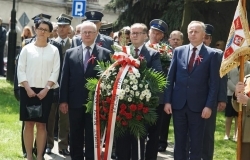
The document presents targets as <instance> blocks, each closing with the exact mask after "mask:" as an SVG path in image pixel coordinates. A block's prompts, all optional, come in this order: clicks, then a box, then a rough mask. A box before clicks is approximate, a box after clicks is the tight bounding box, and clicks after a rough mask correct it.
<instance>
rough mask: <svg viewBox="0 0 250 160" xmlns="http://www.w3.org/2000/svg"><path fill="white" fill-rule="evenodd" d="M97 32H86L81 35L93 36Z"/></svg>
mask: <svg viewBox="0 0 250 160" xmlns="http://www.w3.org/2000/svg"><path fill="white" fill-rule="evenodd" d="M94 33H96V32H93V31H84V32H81V34H83V35H91V34H94Z"/></svg>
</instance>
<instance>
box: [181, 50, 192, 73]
mask: <svg viewBox="0 0 250 160" xmlns="http://www.w3.org/2000/svg"><path fill="white" fill-rule="evenodd" d="M183 54H184V60H183V61H184V65H185V66H186V70H187V72H188V62H189V58H188V57H189V54H191V53H190V46H189V45H186V47H185V48H184V51H183Z"/></svg>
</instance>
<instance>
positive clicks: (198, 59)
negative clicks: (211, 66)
mask: <svg viewBox="0 0 250 160" xmlns="http://www.w3.org/2000/svg"><path fill="white" fill-rule="evenodd" d="M202 59H203V58H202V57H201V56H200V55H198V56H197V57H196V58H195V62H197V65H199V64H200V63H201V62H202Z"/></svg>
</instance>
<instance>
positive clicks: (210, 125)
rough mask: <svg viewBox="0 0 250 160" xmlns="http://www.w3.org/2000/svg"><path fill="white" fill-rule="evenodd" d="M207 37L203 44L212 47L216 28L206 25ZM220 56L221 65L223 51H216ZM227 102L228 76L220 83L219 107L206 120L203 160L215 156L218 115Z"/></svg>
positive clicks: (208, 159) (211, 158)
mask: <svg viewBox="0 0 250 160" xmlns="http://www.w3.org/2000/svg"><path fill="white" fill-rule="evenodd" d="M205 26H206V30H205V31H206V35H205V38H204V40H203V43H204V44H205V45H206V46H210V44H211V42H212V33H213V30H214V27H213V26H212V25H211V24H205ZM215 50H216V51H217V52H218V54H219V59H218V63H219V64H221V60H222V56H223V51H222V50H219V49H215ZM218 72H219V71H218ZM226 102H227V76H224V77H222V78H221V79H220V81H219V91H218V97H217V103H216V104H215V105H217V107H214V108H213V109H212V114H211V116H210V118H208V119H207V120H206V125H205V131H204V136H203V146H202V159H203V160H213V155H214V132H215V127H216V115H217V111H223V110H224V109H225V107H226Z"/></svg>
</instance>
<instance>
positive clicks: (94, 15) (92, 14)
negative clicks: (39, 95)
mask: <svg viewBox="0 0 250 160" xmlns="http://www.w3.org/2000/svg"><path fill="white" fill-rule="evenodd" d="M85 17H86V21H90V22H93V23H95V25H96V27H97V32H98V34H97V35H96V39H95V43H96V44H97V45H98V46H101V47H103V48H106V49H108V50H110V51H111V52H112V53H113V49H112V47H111V46H112V45H113V44H114V41H113V39H112V38H111V37H109V36H106V35H104V34H100V33H99V30H100V28H101V21H102V17H103V14H102V13H101V12H98V11H87V12H85ZM73 42H74V43H72V48H73V47H76V46H75V44H76V45H77V46H79V45H81V38H80V37H79V36H75V37H73Z"/></svg>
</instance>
